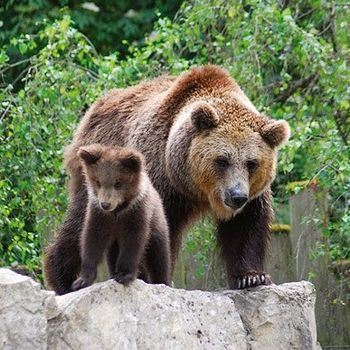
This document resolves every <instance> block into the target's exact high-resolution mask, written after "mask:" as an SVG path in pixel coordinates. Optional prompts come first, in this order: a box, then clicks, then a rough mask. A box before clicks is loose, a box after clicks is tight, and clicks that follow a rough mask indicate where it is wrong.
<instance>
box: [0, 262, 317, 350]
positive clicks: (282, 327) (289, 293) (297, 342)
mask: <svg viewBox="0 0 350 350" xmlns="http://www.w3.org/2000/svg"><path fill="white" fill-rule="evenodd" d="M314 305H315V290H314V287H313V285H312V284H311V283H309V282H297V283H287V284H283V285H280V286H275V285H274V286H268V287H259V288H256V289H252V290H245V291H225V292H216V293H211V292H202V291H185V290H181V289H174V288H169V287H166V286H163V285H147V284H145V283H144V282H142V281H139V280H137V281H136V282H134V283H133V284H132V285H131V286H130V287H124V286H122V285H120V284H118V283H116V282H114V281H107V282H103V283H98V284H95V285H93V286H91V287H89V288H86V289H83V290H80V291H78V292H75V293H71V294H68V295H64V296H56V297H55V296H54V294H53V292H49V291H45V290H41V289H40V286H39V285H38V284H37V283H35V282H34V281H33V280H31V279H30V278H29V277H24V276H21V275H18V274H16V273H14V272H12V271H10V270H7V269H0V324H1V327H0V348H1V349H27V350H28V349H50V350H51V349H84V350H85V349H93V350H98V349H101V350H102V349H128V350H129V349H152V350H153V349H155V350H156V349H162V350H163V349H164V348H166V349H169V350H170V349H171V350H173V349H191V350H195V349H201V350H202V349H239V350H241V349H247V350H248V349H252V350H254V349H259V350H262V349H320V347H319V346H318V344H317V340H316V324H315V314H314Z"/></svg>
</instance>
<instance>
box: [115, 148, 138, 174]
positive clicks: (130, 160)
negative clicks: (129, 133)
mask: <svg viewBox="0 0 350 350" xmlns="http://www.w3.org/2000/svg"><path fill="white" fill-rule="evenodd" d="M120 163H121V164H122V165H123V166H124V167H125V168H126V169H128V170H130V171H132V172H134V173H138V172H140V171H141V167H142V163H143V160H142V156H141V154H139V153H138V152H133V151H129V152H127V153H125V154H124V155H123V156H122V158H121V159H120Z"/></svg>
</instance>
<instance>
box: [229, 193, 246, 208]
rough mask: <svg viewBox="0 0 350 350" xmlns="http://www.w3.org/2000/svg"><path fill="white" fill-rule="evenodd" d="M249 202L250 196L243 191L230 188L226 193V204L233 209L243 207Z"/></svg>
mask: <svg viewBox="0 0 350 350" xmlns="http://www.w3.org/2000/svg"><path fill="white" fill-rule="evenodd" d="M247 202H248V196H247V194H246V193H244V192H242V191H238V190H235V189H230V190H228V191H226V193H225V204H226V205H227V206H229V207H230V208H232V209H239V208H242V207H243V205H244V204H246V203H247Z"/></svg>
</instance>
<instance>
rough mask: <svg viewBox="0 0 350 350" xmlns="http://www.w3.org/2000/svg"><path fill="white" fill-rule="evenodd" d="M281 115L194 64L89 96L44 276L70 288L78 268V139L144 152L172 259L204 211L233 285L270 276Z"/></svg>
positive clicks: (83, 200) (82, 205) (81, 193)
mask: <svg viewBox="0 0 350 350" xmlns="http://www.w3.org/2000/svg"><path fill="white" fill-rule="evenodd" d="M288 136H289V127H288V124H287V122H285V121H276V120H271V119H269V118H267V117H266V116H263V115H261V114H260V113H259V112H258V111H257V110H256V109H255V107H254V106H253V105H252V103H251V102H250V101H249V99H248V98H247V97H246V96H245V95H244V93H243V92H242V90H241V89H240V88H239V86H238V85H237V83H236V82H235V81H234V80H233V79H232V78H231V77H230V76H229V74H228V73H227V71H225V70H223V69H221V68H219V67H216V66H205V67H202V68H193V69H191V70H190V71H188V72H186V73H183V74H182V75H180V76H179V77H172V76H161V77H159V78H157V79H154V80H151V81H146V82H143V83H141V84H139V85H136V86H133V87H130V88H127V89H116V90H112V91H110V92H109V93H108V94H107V95H105V96H104V97H102V98H100V99H99V100H98V101H97V102H95V103H94V104H93V106H92V107H91V108H90V110H89V111H88V112H87V113H86V115H85V116H84V118H83V119H82V121H81V122H80V124H79V126H78V129H77V131H76V133H75V136H74V139H73V142H72V144H71V145H70V146H69V147H68V148H67V150H66V153H65V165H66V169H67V171H68V173H69V175H70V193H69V194H70V205H69V209H68V213H67V215H66V218H65V221H64V223H63V224H62V226H61V228H60V230H59V232H58V236H57V239H56V242H54V243H53V245H51V246H50V247H49V248H48V249H47V253H46V259H45V270H46V275H47V280H48V282H49V284H50V285H51V286H52V287H53V288H54V290H55V291H56V292H57V293H58V294H64V293H67V292H69V291H70V290H71V289H70V288H71V284H72V283H73V281H74V280H75V278H76V277H77V275H78V273H79V270H80V265H81V261H80V256H79V240H80V235H81V231H82V224H83V221H84V217H85V212H86V206H87V197H88V195H87V190H86V185H85V184H84V179H83V176H82V172H81V169H80V166H81V165H80V164H81V163H80V161H79V159H78V155H77V152H78V149H79V147H80V146H84V145H88V144H92V143H101V144H104V145H107V146H115V145H119V146H126V147H133V148H135V149H137V150H139V151H140V152H141V153H143V155H144V156H145V159H146V163H147V171H148V174H149V176H150V178H151V180H152V182H153V185H154V186H155V188H156V189H157V191H158V192H159V194H160V195H161V197H162V199H163V202H164V207H165V212H166V215H167V219H168V223H169V229H170V239H171V255H172V264H173V266H174V264H175V262H176V258H177V256H178V252H179V249H180V246H181V240H182V235H183V233H184V231H185V229H186V228H187V227H188V226H189V224H193V223H194V222H195V220H196V219H197V218H198V217H199V216H200V215H201V214H209V215H211V216H212V217H213V218H214V220H215V221H216V224H217V240H218V244H219V246H220V248H221V251H222V256H223V259H224V262H225V264H226V269H227V275H228V281H229V285H230V287H231V288H244V287H247V286H254V285H259V284H268V283H270V281H269V278H268V276H267V275H265V272H264V268H263V262H264V257H265V252H266V246H267V243H268V238H269V225H270V223H271V220H272V216H273V212H272V209H271V197H270V184H271V182H272V181H273V179H274V176H275V172H276V158H277V151H276V150H277V148H278V147H279V146H280V145H282V144H283V143H284V142H285V141H286V140H287V139H288Z"/></svg>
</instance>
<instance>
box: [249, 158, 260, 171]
mask: <svg viewBox="0 0 350 350" xmlns="http://www.w3.org/2000/svg"><path fill="white" fill-rule="evenodd" d="M258 166H259V163H258V161H257V160H255V159H253V160H248V162H247V168H248V171H249V172H250V173H252V172H253V171H255V170H256V169H257V168H258Z"/></svg>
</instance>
